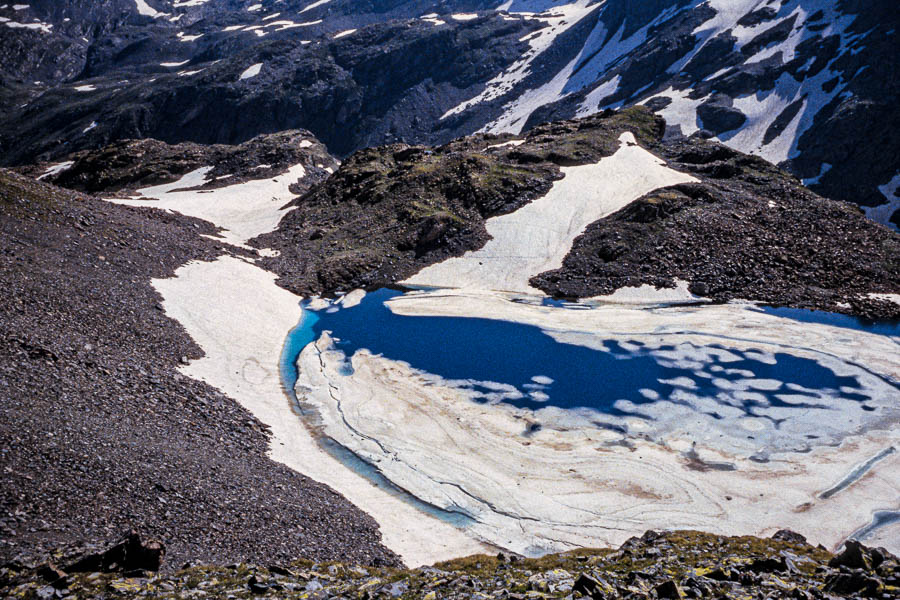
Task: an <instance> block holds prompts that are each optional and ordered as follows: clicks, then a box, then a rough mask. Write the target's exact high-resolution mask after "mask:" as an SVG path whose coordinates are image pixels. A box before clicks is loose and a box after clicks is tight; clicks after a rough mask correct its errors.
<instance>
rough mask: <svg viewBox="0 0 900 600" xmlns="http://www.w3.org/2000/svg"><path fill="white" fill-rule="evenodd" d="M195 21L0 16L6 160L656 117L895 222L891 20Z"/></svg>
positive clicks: (416, 8) (834, 11)
mask: <svg viewBox="0 0 900 600" xmlns="http://www.w3.org/2000/svg"><path fill="white" fill-rule="evenodd" d="M188 4H189V5H185V4H184V3H174V2H172V1H171V0H147V1H146V2H143V1H142V2H141V3H138V2H136V1H135V0H104V1H101V2H82V1H78V0H67V1H66V2H49V1H37V2H32V3H31V4H30V5H29V6H28V7H27V8H25V9H21V10H13V8H12V5H9V6H8V7H7V8H5V9H0V17H2V18H3V19H6V21H4V22H3V23H0V27H4V29H3V32H4V35H3V36H0V52H2V55H3V57H4V61H3V67H2V69H0V103H2V106H3V108H4V110H3V111H2V112H3V114H4V115H6V116H5V118H0V126H2V131H3V133H2V134H0V162H2V163H3V164H15V163H23V162H33V161H34V160H36V159H52V158H55V157H57V156H61V155H64V154H68V153H70V152H72V151H74V150H79V149H84V148H96V147H99V146H102V145H105V144H107V143H109V142H112V141H114V140H118V139H123V138H143V137H154V138H157V139H161V140H164V141H167V142H182V141H195V142H202V143H231V144H233V143H240V142H243V141H246V140H248V139H250V138H252V137H254V136H256V135H258V134H260V133H271V132H274V131H279V130H283V129H294V128H305V129H308V130H310V131H311V132H313V133H314V134H315V135H316V136H317V137H319V138H320V139H321V140H322V141H323V142H324V143H325V144H326V145H327V146H328V148H329V149H330V150H331V151H332V152H333V153H336V154H338V155H348V154H349V153H351V152H353V151H354V150H357V149H360V148H363V147H367V146H372V145H379V144H385V143H394V142H405V143H411V144H419V143H427V144H442V143H446V142H448V141H450V140H451V139H453V138H455V137H458V136H460V135H465V134H470V133H473V132H475V131H478V130H481V129H484V130H486V131H490V132H495V133H498V132H504V131H505V132H513V133H518V132H520V131H522V130H527V129H528V128H530V127H533V126H534V125H535V124H537V123H541V122H547V121H552V120H559V119H563V118H572V117H574V116H583V115H586V114H590V113H592V112H596V111H599V110H602V109H603V108H606V107H614V108H618V107H622V106H628V105H631V104H635V103H647V104H648V105H649V106H651V107H652V108H654V110H656V111H658V112H659V113H660V114H661V115H662V116H664V117H666V119H667V121H668V122H669V124H670V126H671V128H672V132H673V133H675V132H679V131H680V132H681V133H683V134H685V135H689V134H691V133H693V132H695V131H697V130H699V131H701V132H703V134H704V135H706V136H714V137H716V138H717V139H718V140H720V141H722V142H723V143H725V144H726V145H728V146H730V147H732V148H735V149H737V150H740V151H743V152H746V153H751V154H758V155H760V156H763V157H764V158H766V159H767V160H769V161H771V162H774V163H776V164H783V166H785V167H786V168H787V169H788V170H790V171H791V172H793V173H795V174H796V175H798V176H799V177H801V178H802V179H803V180H804V181H805V182H806V183H807V184H808V185H810V186H812V188H813V189H814V190H815V191H816V192H818V193H820V194H823V195H826V196H829V197H833V198H839V199H846V200H851V201H853V202H856V203H859V204H861V205H864V206H867V207H878V206H881V208H879V209H878V210H876V211H874V212H871V213H870V214H871V215H872V216H873V217H877V218H879V219H881V220H882V221H884V222H887V221H889V220H890V219H891V218H892V216H894V211H893V209H891V208H889V207H888V206H887V203H888V202H889V201H893V202H895V203H896V198H895V196H894V189H895V187H896V186H895V185H894V186H889V185H888V184H890V183H891V182H892V180H894V178H895V177H896V176H897V174H898V167H900V163H898V160H900V159H898V158H897V157H898V156H900V152H898V151H897V150H898V149H897V148H896V144H897V142H896V136H892V135H891V133H890V132H892V131H894V130H896V128H897V127H896V125H897V123H896V119H897V111H896V110H894V108H893V107H894V106H896V104H897V98H898V89H897V85H898V84H897V83H896V80H897V78H896V77H894V73H895V72H896V68H897V60H898V59H897V56H898V53H897V52H896V51H895V48H896V30H897V26H898V13H897V11H896V9H895V7H894V4H893V2H891V1H890V0H877V1H875V2H858V1H856V0H830V1H826V2H818V1H816V2H813V1H811V0H788V1H786V2H782V3H780V4H779V5H778V6H774V5H769V4H760V3H759V2H757V1H756V0H735V1H731V2H726V1H725V0H708V1H705V0H704V1H701V0H655V1H653V2H640V3H635V2H630V1H627V0H609V1H607V2H605V3H599V2H593V1H591V0H577V1H575V0H573V1H572V2H569V3H563V2H550V1H543V0H514V1H513V2H503V3H501V2H499V1H490V0H454V1H445V2H425V1H417V0H409V1H394V2H350V1H349V0H331V1H330V2H325V3H313V2H307V1H305V0H304V1H298V0H289V1H286V2H268V1H264V2H251V1H250V0H241V1H237V0H229V1H227V2H201V3H188ZM500 9H503V10H504V11H505V12H502V11H500ZM476 13H477V14H478V15H480V16H479V17H478V18H470V17H471V16H473V15H474V14H476ZM431 15H435V16H431ZM423 17H424V18H423ZM13 25H15V27H13ZM351 30H352V33H348V32H350V31H351ZM217 61H218V62H217ZM257 64H259V65H261V66H260V71H259V73H258V74H257V75H255V76H252V77H247V78H245V79H241V75H242V74H244V73H245V72H246V70H247V69H248V68H249V67H251V66H253V65H257ZM85 86H88V87H85ZM23 140H26V141H25V142H23ZM885 190H887V191H885ZM894 218H895V219H898V218H900V217H896V216H894Z"/></svg>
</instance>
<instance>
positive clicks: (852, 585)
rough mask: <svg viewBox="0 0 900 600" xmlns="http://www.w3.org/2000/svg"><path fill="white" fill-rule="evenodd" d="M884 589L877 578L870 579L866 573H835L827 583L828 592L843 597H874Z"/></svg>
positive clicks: (826, 589)
mask: <svg viewBox="0 0 900 600" xmlns="http://www.w3.org/2000/svg"><path fill="white" fill-rule="evenodd" d="M881 587H882V583H881V581H880V580H878V579H877V578H875V577H870V576H868V575H866V574H865V573H861V572H858V571H857V572H853V573H835V574H833V575H831V576H830V577H829V578H828V579H827V580H826V581H825V587H824V588H823V589H824V590H825V591H826V592H832V593H835V594H840V595H842V596H848V595H857V594H859V595H861V596H867V597H874V596H876V595H877V594H878V592H879V590H880V589H881Z"/></svg>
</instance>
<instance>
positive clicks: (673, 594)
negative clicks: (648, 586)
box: [653, 579, 684, 600]
mask: <svg viewBox="0 0 900 600" xmlns="http://www.w3.org/2000/svg"><path fill="white" fill-rule="evenodd" d="M653 591H655V592H656V597H657V598H670V599H673V600H679V599H680V598H684V594H682V593H681V589H680V588H679V587H678V585H677V584H676V583H675V582H674V581H672V580H671V579H669V580H667V581H663V582H662V583H660V584H657V585H656V586H654V588H653Z"/></svg>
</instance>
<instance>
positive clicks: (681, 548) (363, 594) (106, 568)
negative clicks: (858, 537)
mask: <svg viewBox="0 0 900 600" xmlns="http://www.w3.org/2000/svg"><path fill="white" fill-rule="evenodd" d="M162 550H164V549H162V548H161V547H160V545H159V544H158V543H154V542H152V541H148V540H142V539H141V538H140V536H137V535H136V534H134V533H132V534H131V535H130V536H128V537H127V538H125V539H123V540H122V541H121V542H119V543H118V544H117V545H115V546H113V547H112V548H109V549H107V550H105V551H102V550H98V549H96V548H94V549H80V552H79V551H73V550H72V549H64V550H57V551H54V552H53V553H51V555H50V556H44V557H42V558H39V559H31V560H28V559H19V560H16V561H12V562H9V563H7V564H5V565H3V566H2V567H0V592H3V593H5V594H7V595H10V596H14V597H19V598H41V599H43V598H63V597H67V598H125V597H135V598H136V597H141V598H188V597H189V598H235V599H236V598H258V597H269V598H311V599H322V600H324V599H350V598H358V599H375V598H419V599H422V598H424V599H425V600H437V599H439V598H441V599H448V600H449V599H463V598H465V599H479V598H480V599H488V598H507V599H516V600H519V599H521V600H524V599H539V598H572V599H574V598H590V599H592V600H620V599H621V600H624V599H629V600H654V599H672V600H676V599H681V598H720V599H735V600H736V599H739V598H740V599H745V598H753V599H756V598H759V599H772V600H774V599H780V598H785V599H787V598H791V599H796V600H812V599H823V600H824V599H829V598H878V599H885V600H886V599H890V598H897V597H900V563H898V559H897V557H896V556H893V555H892V554H890V553H889V552H887V551H886V550H884V549H879V548H867V547H865V546H863V545H861V544H859V543H858V542H854V541H850V542H847V544H846V546H845V548H844V549H843V550H842V551H841V552H840V553H839V554H837V555H833V554H831V553H829V552H828V551H826V550H825V549H823V548H821V547H813V546H810V545H809V544H807V543H806V540H805V539H804V538H803V536H800V535H799V534H796V533H793V532H791V531H787V530H783V531H779V532H778V533H776V534H775V535H774V536H773V537H772V538H771V539H760V538H754V537H723V536H714V535H710V534H705V533H699V532H694V531H675V532H667V533H657V532H654V531H648V532H647V533H645V534H644V535H643V536H642V537H640V538H632V539H630V540H628V541H627V542H625V544H623V545H622V546H621V547H620V548H619V549H617V550H613V549H580V550H574V551H571V552H566V553H563V554H553V555H548V556H544V557H542V558H534V559H528V558H522V557H519V556H515V555H507V554H503V553H500V554H497V555H496V556H488V555H476V556H470V557H467V558H461V559H457V560H453V561H449V562H444V563H438V564H436V565H434V566H430V567H422V568H418V569H414V570H404V569H396V568H390V567H361V566H358V565H352V564H348V563H335V562H332V563H323V562H318V563H315V562H311V561H295V562H290V563H269V564H267V565H266V566H256V565H250V564H244V563H241V564H232V565H228V566H220V565H217V566H211V565H201V566H198V565H190V564H188V565H184V567H183V568H182V569H181V570H178V571H174V572H169V573H164V574H159V573H156V572H154V571H155V570H156V569H157V568H158V563H159V559H160V558H161V556H162ZM129 552H130V554H129ZM110 561H118V562H110Z"/></svg>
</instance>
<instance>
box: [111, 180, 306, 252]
mask: <svg viewBox="0 0 900 600" xmlns="http://www.w3.org/2000/svg"><path fill="white" fill-rule="evenodd" d="M211 170H212V167H202V168H200V169H196V170H194V171H191V172H190V173H188V174H186V175H185V176H183V177H182V178H181V179H179V180H178V181H175V182H173V183H164V184H162V185H155V186H152V187H148V188H143V189H141V190H138V194H139V196H138V197H136V198H129V199H120V198H110V199H109V200H110V202H115V203H117V204H125V205H128V206H150V207H154V208H161V209H163V210H169V211H173V212H177V213H181V214H183V215H187V216H189V217H197V218H198V219H203V220H205V221H209V222H211V223H213V224H215V225H218V226H219V227H222V228H223V229H224V230H223V231H222V232H221V234H220V235H221V238H222V240H223V241H225V242H227V243H229V244H234V245H235V246H241V247H247V246H246V242H247V241H248V240H250V239H251V238H254V237H256V236H258V235H261V234H263V233H268V232H270V231H273V230H274V229H275V228H276V227H277V226H278V222H279V221H281V217H283V216H284V214H285V213H286V212H288V210H290V209H286V208H284V205H285V204H287V202H288V201H290V200H291V199H292V198H293V197H294V194H292V193H291V191H290V190H289V189H288V188H289V187H290V186H291V185H292V184H294V183H296V182H297V181H299V180H300V179H302V178H303V177H305V176H306V170H305V169H304V168H303V165H295V166H293V167H291V168H290V169H288V171H287V172H286V173H283V174H281V175H278V176H277V177H273V178H272V179H254V180H251V181H247V182H245V183H238V184H235V185H231V186H228V187H223V188H218V189H215V190H190V189H187V188H192V187H197V186H202V185H203V184H205V183H207V179H206V174H207V173H209V172H210V171H211Z"/></svg>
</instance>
